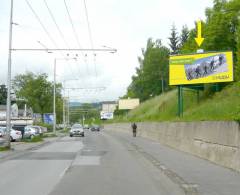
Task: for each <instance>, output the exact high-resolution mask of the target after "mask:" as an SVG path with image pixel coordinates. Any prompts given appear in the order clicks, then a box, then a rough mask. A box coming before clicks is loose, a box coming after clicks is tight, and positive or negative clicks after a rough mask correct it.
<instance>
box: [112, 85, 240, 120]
mask: <svg viewBox="0 0 240 195" xmlns="http://www.w3.org/2000/svg"><path fill="white" fill-rule="evenodd" d="M183 94H184V98H183V99H184V103H183V105H184V113H183V118H179V117H177V90H176V89H175V90H172V91H170V92H167V93H164V94H162V95H160V96H157V97H154V98H152V99H150V100H148V101H145V102H144V103H142V104H140V106H138V107H137V108H136V109H134V110H132V111H130V112H129V113H128V114H127V115H125V116H121V117H119V118H116V119H114V121H111V122H133V121H202V120H212V121H214V120H236V121H240V82H235V83H234V84H232V85H228V86H226V87H225V88H224V89H223V90H222V91H220V92H216V93H215V94H213V95H212V96H210V97H205V96H204V92H200V103H198V102H197V96H196V94H195V93H194V91H191V90H188V89H185V90H184V93H183Z"/></svg>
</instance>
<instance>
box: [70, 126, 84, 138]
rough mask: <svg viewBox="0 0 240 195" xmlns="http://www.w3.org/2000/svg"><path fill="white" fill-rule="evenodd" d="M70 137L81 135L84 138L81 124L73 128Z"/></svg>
mask: <svg viewBox="0 0 240 195" xmlns="http://www.w3.org/2000/svg"><path fill="white" fill-rule="evenodd" d="M69 134H70V137H73V136H76V135H80V136H82V137H84V130H83V127H82V125H81V124H74V125H73V126H72V127H71V130H70V132H69Z"/></svg>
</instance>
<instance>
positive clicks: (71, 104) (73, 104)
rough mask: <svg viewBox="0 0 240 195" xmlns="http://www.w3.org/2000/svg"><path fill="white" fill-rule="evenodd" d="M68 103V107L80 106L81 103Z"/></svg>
mask: <svg viewBox="0 0 240 195" xmlns="http://www.w3.org/2000/svg"><path fill="white" fill-rule="evenodd" d="M69 105H70V107H78V106H81V105H82V103H80V102H70V103H69Z"/></svg>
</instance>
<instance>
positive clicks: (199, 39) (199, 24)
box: [195, 20, 204, 47]
mask: <svg viewBox="0 0 240 195" xmlns="http://www.w3.org/2000/svg"><path fill="white" fill-rule="evenodd" d="M195 41H196V42H197V44H198V46H199V47H200V46H201V45H202V43H203V41H204V38H203V37H202V22H201V20H199V21H197V38H195Z"/></svg>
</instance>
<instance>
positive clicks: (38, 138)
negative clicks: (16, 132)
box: [22, 136, 43, 143]
mask: <svg viewBox="0 0 240 195" xmlns="http://www.w3.org/2000/svg"><path fill="white" fill-rule="evenodd" d="M22 141H23V142H26V143H33V142H42V141H43V138H42V136H34V137H33V138H32V139H29V138H25V139H23V140H22Z"/></svg>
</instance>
